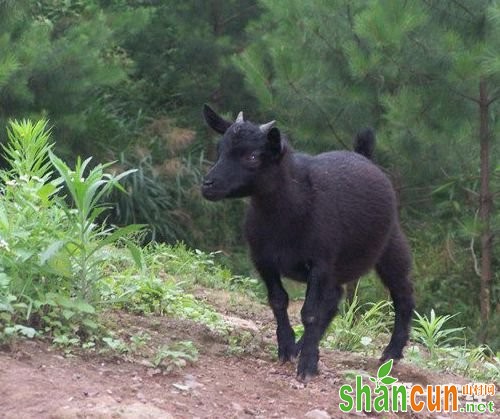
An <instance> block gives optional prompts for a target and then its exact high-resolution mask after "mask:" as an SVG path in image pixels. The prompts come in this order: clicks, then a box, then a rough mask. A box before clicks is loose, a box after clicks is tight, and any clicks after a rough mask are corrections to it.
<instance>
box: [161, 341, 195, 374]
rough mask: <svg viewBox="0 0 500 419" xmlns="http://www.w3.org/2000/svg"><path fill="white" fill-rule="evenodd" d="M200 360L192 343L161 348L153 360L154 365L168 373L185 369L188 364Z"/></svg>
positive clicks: (181, 343)
mask: <svg viewBox="0 0 500 419" xmlns="http://www.w3.org/2000/svg"><path fill="white" fill-rule="evenodd" d="M197 360H198V349H196V346H194V344H193V342H191V341H180V342H176V343H174V344H172V345H168V346H162V347H159V348H158V350H157V352H156V355H155V357H154V359H153V365H154V366H155V367H156V368H158V367H161V368H164V369H165V371H166V372H173V371H175V370H178V369H181V368H184V367H185V366H186V365H187V364H188V363H194V362H196V361H197Z"/></svg>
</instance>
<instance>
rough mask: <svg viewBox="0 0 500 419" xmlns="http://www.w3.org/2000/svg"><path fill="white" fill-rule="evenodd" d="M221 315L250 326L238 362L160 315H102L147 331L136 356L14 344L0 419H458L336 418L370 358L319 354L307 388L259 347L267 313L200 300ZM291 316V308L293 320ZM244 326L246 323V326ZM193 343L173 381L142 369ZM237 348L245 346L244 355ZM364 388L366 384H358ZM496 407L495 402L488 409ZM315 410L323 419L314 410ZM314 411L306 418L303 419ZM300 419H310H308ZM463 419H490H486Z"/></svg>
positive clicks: (200, 330) (423, 376) (265, 337)
mask: <svg viewBox="0 0 500 419" xmlns="http://www.w3.org/2000/svg"><path fill="white" fill-rule="evenodd" d="M203 297H204V298H206V299H207V300H210V302H211V303H212V304H214V305H215V306H217V307H219V312H221V313H223V314H224V315H231V316H232V319H233V320H238V319H239V320H240V321H241V322H240V323H241V324H242V326H241V327H243V328H247V327H250V329H252V330H251V333H249V335H248V336H249V338H248V336H247V339H246V340H245V341H244V342H242V341H239V342H238V345H239V346H238V347H237V348H239V349H240V350H241V349H243V352H244V353H245V354H244V355H241V356H235V355H234V348H233V351H231V347H230V344H228V342H227V341H224V340H223V339H222V340H221V337H220V336H217V334H214V333H213V332H211V331H210V330H209V329H208V328H206V327H205V326H202V325H200V324H197V323H193V322H189V321H186V320H183V321H180V320H174V319H169V318H165V317H154V316H152V317H144V316H132V315H130V314H126V313H123V312H118V313H110V315H107V318H109V321H110V322H111V323H112V324H113V330H115V331H116V332H117V333H118V335H120V336H122V337H124V338H125V336H129V337H130V336H132V335H134V334H137V333H144V332H147V333H148V335H149V336H150V341H149V347H144V348H142V350H141V354H140V356H134V355H127V356H124V357H121V358H117V357H114V358H110V357H109V356H104V355H92V356H90V355H88V354H83V355H79V356H64V355H63V354H62V353H61V352H60V351H58V350H56V349H54V348H52V347H50V346H48V345H47V344H46V343H43V342H40V341H26V342H19V343H17V344H16V345H15V347H14V348H10V349H9V350H6V351H0V418H8V419H18V418H20V419H25V418H26V419H30V418H36V419H44V418H103V419H104V418H129V419H135V418H138V419H141V418H142V419H146V418H167V419H168V418H304V417H309V418H313V419H314V418H315V419H326V418H329V417H331V418H346V417H366V418H394V417H408V418H412V417H419V418H437V419H442V418H445V417H453V418H455V417H457V415H456V414H453V416H450V415H446V414H429V413H427V414H419V415H415V414H413V413H412V414H410V413H407V414H400V415H396V414H379V415H377V414H374V413H368V412H366V413H353V414H351V415H347V414H344V413H342V412H341V411H340V410H339V407H338V406H339V403H340V402H341V400H340V398H339V387H340V386H341V385H343V384H345V383H347V382H349V380H350V381H351V382H353V378H352V377H353V375H354V374H356V373H361V374H364V375H365V376H367V375H369V376H375V375H376V371H377V368H378V362H377V360H376V358H367V357H363V356H362V355H360V354H355V353H349V352H340V351H325V350H322V353H321V361H320V370H321V372H320V375H319V376H318V377H316V378H315V379H314V380H312V381H311V382H309V383H308V384H307V385H304V384H303V383H300V382H298V381H297V380H296V378H295V368H296V366H295V365H292V364H287V365H280V364H279V363H277V362H276V361H274V360H273V359H272V357H271V355H270V353H269V351H268V350H267V349H266V348H267V347H268V345H269V344H270V343H273V344H274V339H275V338H274V322H273V320H272V315H271V314H270V310H268V309H267V308H266V307H264V309H262V308H259V307H258V306H257V305H256V304H255V303H252V304H245V302H244V301H237V302H236V304H233V305H232V307H233V309H232V310H231V311H230V312H228V311H227V310H226V311H224V310H223V308H227V307H228V306H229V305H230V304H229V303H228V301H229V300H228V299H227V298H226V297H227V296H224V295H222V294H220V293H217V294H216V295H215V296H214V295H209V294H204V296H203ZM294 308H297V310H295V311H297V312H298V310H299V305H297V307H293V306H292V310H291V311H292V315H293V310H294ZM245 322H246V323H245ZM180 340H189V341H192V342H193V343H194V344H195V346H196V347H197V348H198V349H199V350H200V355H199V359H198V361H197V362H196V363H195V364H194V365H191V366H187V367H185V368H183V369H182V370H180V371H179V372H177V373H175V374H165V373H163V372H162V371H161V370H158V369H154V368H152V367H151V365H146V364H147V361H146V360H147V359H152V354H153V353H154V352H149V353H148V350H151V351H153V350H155V348H158V347H159V346H161V345H164V344H169V343H171V342H176V341H180ZM242 346H243V348H242ZM391 375H393V376H395V377H397V378H398V379H399V381H400V382H405V383H419V384H422V385H427V384H447V383H456V384H465V383H467V382H468V381H467V380H466V379H464V378H463V377H458V376H454V375H449V374H437V373H434V372H430V371H427V370H421V369H418V368H417V367H415V366H414V365H411V364H409V363H405V362H401V363H400V364H398V365H396V366H395V367H394V368H393V370H392V372H391ZM366 380H367V381H368V379H366ZM495 404H496V405H497V407H498V405H500V403H499V400H498V398H497V400H496V403H495ZM318 410H319V411H321V412H318ZM314 411H316V412H315V414H316V415H314V414H313V413H311V412H314ZM306 415H308V416H306ZM461 417H468V418H469V417H470V418H472V417H478V418H493V417H497V418H498V417H499V416H492V415H486V414H481V415H477V416H474V415H471V414H469V415H461Z"/></svg>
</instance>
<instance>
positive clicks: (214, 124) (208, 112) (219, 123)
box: [203, 104, 232, 134]
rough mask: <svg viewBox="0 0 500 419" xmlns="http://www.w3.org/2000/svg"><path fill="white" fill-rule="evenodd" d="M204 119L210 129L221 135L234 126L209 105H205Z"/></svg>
mask: <svg viewBox="0 0 500 419" xmlns="http://www.w3.org/2000/svg"><path fill="white" fill-rule="evenodd" d="M203 117H204V118H205V121H206V123H207V124H208V126H209V127H210V128H212V129H213V130H214V131H215V132H218V133H219V134H224V133H225V132H226V131H227V129H228V128H229V127H230V126H231V125H232V122H229V121H226V120H225V119H224V118H222V117H221V116H219V115H217V113H216V112H215V111H214V110H213V109H212V108H211V107H210V106H208V105H207V104H204V105H203Z"/></svg>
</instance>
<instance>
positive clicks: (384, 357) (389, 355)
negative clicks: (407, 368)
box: [378, 352, 403, 365]
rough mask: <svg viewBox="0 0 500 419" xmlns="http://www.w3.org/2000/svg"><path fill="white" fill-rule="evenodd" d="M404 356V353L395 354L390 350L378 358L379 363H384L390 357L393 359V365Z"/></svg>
mask: <svg viewBox="0 0 500 419" xmlns="http://www.w3.org/2000/svg"><path fill="white" fill-rule="evenodd" d="M401 358H403V355H401V354H398V355H393V354H391V353H390V352H388V353H385V352H384V353H383V354H382V356H381V357H380V359H379V360H378V363H379V365H382V364H383V363H385V362H387V361H389V359H392V365H397V363H398V362H399V361H400V359H401Z"/></svg>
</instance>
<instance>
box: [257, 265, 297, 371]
mask: <svg viewBox="0 0 500 419" xmlns="http://www.w3.org/2000/svg"><path fill="white" fill-rule="evenodd" d="M257 270H258V271H259V273H260V276H261V277H262V280H263V281H264V283H265V284H266V287H267V295H268V300H269V305H270V306H271V309H272V310H273V314H274V318H275V319H276V324H277V328H276V337H277V339H278V358H279V360H280V361H281V362H283V363H284V362H287V361H292V360H293V359H295V358H296V357H297V353H298V350H297V346H296V345H295V333H294V331H293V329H292V326H291V325H290V320H289V318H288V312H287V309H288V294H287V292H286V291H285V289H284V288H283V284H282V283H281V277H280V274H279V271H278V270H277V269H276V268H274V267H272V266H269V265H259V266H257Z"/></svg>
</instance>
